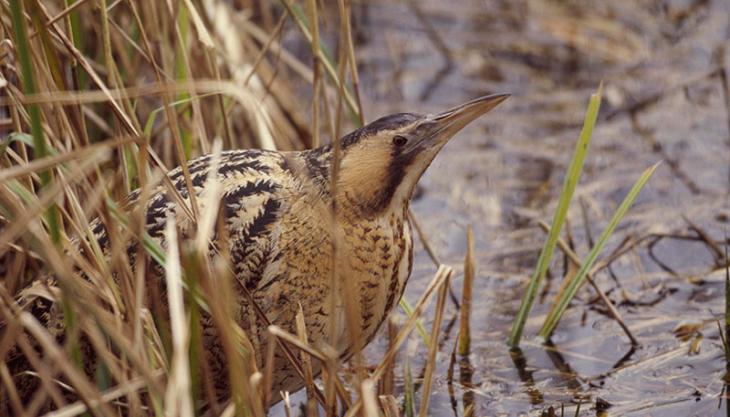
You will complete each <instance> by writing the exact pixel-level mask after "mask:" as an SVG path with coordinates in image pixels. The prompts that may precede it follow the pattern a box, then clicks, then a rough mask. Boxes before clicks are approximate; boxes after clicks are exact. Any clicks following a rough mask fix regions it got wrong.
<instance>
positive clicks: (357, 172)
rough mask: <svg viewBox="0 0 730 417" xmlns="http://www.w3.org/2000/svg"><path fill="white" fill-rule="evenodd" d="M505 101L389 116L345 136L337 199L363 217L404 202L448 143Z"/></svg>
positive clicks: (487, 99) (498, 96)
mask: <svg viewBox="0 0 730 417" xmlns="http://www.w3.org/2000/svg"><path fill="white" fill-rule="evenodd" d="M507 97H509V95H508V94H494V95H489V96H484V97H480V98H478V99H475V100H472V101H469V102H468V103H464V104H462V105H460V106H457V107H454V108H452V109H449V110H447V111H444V112H441V113H438V114H426V115H424V114H414V113H398V114H393V115H389V116H385V117H382V118H380V119H378V120H375V121H374V122H372V123H370V124H368V125H366V126H364V127H362V128H360V129H358V130H355V131H354V132H352V133H350V134H349V135H347V136H345V137H343V138H342V139H341V141H340V145H341V154H340V170H339V174H338V179H339V180H338V185H337V190H338V191H337V194H338V196H340V199H343V200H344V201H343V204H345V205H347V206H350V207H354V208H357V209H359V210H360V211H361V214H363V215H367V216H373V215H377V214H378V213H381V212H383V211H384V210H386V209H388V208H389V207H393V206H392V204H403V203H405V202H407V201H408V200H409V199H410V197H411V194H412V193H413V190H414V188H415V186H416V183H417V182H418V180H419V179H420V178H421V175H422V174H423V172H424V171H425V170H426V168H428V166H429V165H430V164H431V162H432V161H433V159H434V158H435V157H436V154H438V152H439V151H440V150H441V148H443V147H444V145H446V143H447V142H448V141H449V139H451V138H452V137H454V135H456V133H457V132H459V131H460V130H461V129H463V128H464V126H466V125H467V124H469V123H470V122H471V121H473V120H474V119H476V118H478V117H479V116H481V115H483V114H485V113H487V112H488V111H489V110H491V109H493V108H494V107H496V106H497V105H498V104H499V103H501V102H502V101H504V100H505V99H507Z"/></svg>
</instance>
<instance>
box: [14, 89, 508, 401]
mask: <svg viewBox="0 0 730 417" xmlns="http://www.w3.org/2000/svg"><path fill="white" fill-rule="evenodd" d="M506 97H507V95H493V96H486V97H482V98H479V99H476V100H473V101H471V102H469V103H466V104H464V105H462V106H458V107H456V108H454V109H451V110H448V111H446V112H443V113H440V114H436V115H419V114H412V113H399V114H395V115H391V116H386V117H383V118H381V119H378V120H376V121H375V122H373V123H371V124H369V125H367V126H365V127H363V128H361V129H358V130H356V131H354V132H352V133H351V134H349V135H347V136H345V137H344V138H342V139H341V141H340V149H341V155H340V169H339V171H338V173H339V174H338V181H337V184H336V195H335V196H333V195H332V193H331V173H332V172H331V171H332V157H333V148H332V147H331V146H324V147H321V148H318V149H314V150H308V151H303V152H273V151H261V150H234V151H227V152H223V153H222V154H221V158H220V165H219V169H218V173H217V179H218V180H219V181H220V183H221V185H222V190H223V192H222V197H221V201H220V207H221V210H220V213H221V214H222V215H223V222H224V224H225V227H226V232H227V235H228V239H229V240H228V246H229V248H230V253H229V255H230V260H231V263H232V269H233V272H234V274H235V279H236V280H237V281H238V283H239V284H240V285H238V286H237V287H236V294H235V295H234V297H235V299H236V300H237V301H238V303H237V310H236V311H235V318H236V320H237V322H238V324H239V325H240V326H241V327H242V328H243V329H244V330H246V331H247V332H250V333H249V337H250V338H251V339H252V341H253V343H254V345H257V347H258V348H259V349H258V352H259V353H261V352H265V351H266V349H265V345H266V343H267V336H266V332H265V326H263V325H261V323H260V322H259V321H260V320H257V319H256V318H255V317H256V314H255V313H254V311H253V307H252V306H251V305H250V303H249V302H248V298H247V297H246V296H245V294H244V291H248V292H250V294H252V295H253V298H254V299H255V301H256V304H257V305H258V306H259V307H261V309H262V310H263V311H264V312H265V314H266V316H267V319H268V320H269V321H270V322H271V323H274V324H277V325H279V326H281V327H283V328H284V329H285V330H288V331H290V332H295V329H294V323H295V316H296V313H297V311H298V308H299V306H300V305H301V306H302V308H303V311H304V317H305V320H306V327H307V331H308V333H309V334H308V338H309V341H310V343H312V344H313V345H315V346H317V345H318V344H322V343H329V342H330V340H332V339H331V337H332V336H333V334H332V333H333V332H334V340H336V341H337V343H336V349H337V350H338V352H339V353H340V354H341V355H343V356H347V355H348V354H351V353H353V352H354V351H356V350H359V349H361V348H362V347H363V346H364V345H365V344H366V343H367V342H368V341H369V340H370V339H371V338H372V337H373V336H374V334H375V333H376V331H377V329H378V327H379V326H380V324H381V323H382V322H383V320H384V319H385V318H386V317H387V315H388V313H389V312H390V310H391V309H392V308H393V306H394V305H395V304H396V303H397V301H398V300H399V299H400V296H401V294H402V292H403V289H404V286H405V284H406V281H407V279H408V276H409V274H410V271H411V265H412V259H413V256H412V255H413V252H412V244H413V241H412V237H411V229H410V225H409V223H408V218H407V212H408V204H409V199H410V197H411V195H412V193H413V189H414V187H415V185H416V183H417V181H418V180H419V178H420V177H421V175H422V174H423V172H424V171H425V169H426V168H427V167H428V166H429V165H430V163H431V161H432V160H433V158H434V157H435V156H436V154H437V153H438V151H439V150H440V149H441V148H442V147H443V146H444V145H445V144H446V142H447V141H448V139H450V138H451V137H452V136H453V135H454V134H456V132H458V131H459V130H461V129H462V128H463V127H464V126H466V125H467V124H468V123H469V122H471V121H472V120H474V119H475V118H477V117H478V116H480V115H482V114H484V113H486V112H487V111H489V110H490V109H492V108H493V107H495V106H496V105H497V104H499V103H500V102H502V101H503V100H504V99H505V98H506ZM211 161H212V156H211V155H206V156H203V157H200V158H197V159H194V160H192V161H190V162H189V164H188V167H189V171H190V174H191V179H192V183H193V186H194V188H195V192H196V194H197V196H198V197H200V196H201V193H202V191H203V189H204V186H205V184H206V178H207V177H208V174H209V171H210V167H211V166H212V164H211ZM168 177H169V179H170V180H171V181H172V183H173V184H174V186H175V187H176V189H177V190H178V191H179V193H180V195H181V196H182V197H183V199H184V200H185V204H186V205H187V204H189V196H188V189H187V187H186V184H185V179H184V177H183V175H182V172H181V170H180V168H178V169H175V170H173V171H171V172H170V173H169V174H168ZM137 198H139V196H138V192H135V193H133V194H132V195H131V196H130V202H134V200H136V199H137ZM333 199H334V200H335V202H336V206H337V210H336V218H335V222H334V226H333V225H332V224H331V221H330V220H331V219H332V217H331V216H332V211H331V210H332V201H333ZM197 200H198V203H200V202H201V201H205V200H204V199H203V198H198V199H197ZM146 204H147V208H146V226H147V232H148V233H149V235H150V236H152V237H153V238H154V239H156V240H158V241H160V242H161V243H162V244H163V246H164V237H163V232H164V228H165V223H166V220H167V218H168V216H169V215H170V213H173V214H174V217H175V218H176V220H177V228H178V231H179V234H180V235H182V236H193V235H194V232H195V231H194V230H193V229H194V224H193V223H192V221H191V220H190V218H189V216H186V215H184V214H183V212H182V209H181V208H180V206H179V205H178V204H177V202H176V200H175V199H173V198H172V197H171V196H170V195H169V193H168V192H167V191H166V188H164V187H160V188H159V189H157V190H155V191H154V192H153V193H152V195H151V197H150V198H149V200H148V202H147V203H146ZM202 210H203V208H202V207H201V211H202ZM92 228H93V231H94V234H95V236H96V238H97V240H98V241H99V243H100V246H102V247H103V248H104V247H107V246H108V244H109V239H108V237H107V235H106V232H105V230H104V226H103V225H102V223H100V222H99V221H95V222H94V223H92ZM335 235H336V236H339V239H338V241H337V243H338V246H337V249H336V260H335V263H333V261H332V258H333V239H334V238H333V236H335ZM132 252H133V251H130V253H132ZM333 264H336V267H335V270H336V274H337V276H336V279H337V280H338V282H341V283H346V284H347V285H349V286H350V288H351V289H354V291H353V292H352V293H353V294H355V297H356V298H357V299H355V300H345V299H344V297H343V296H342V294H340V295H339V296H337V297H336V298H337V300H338V301H337V307H336V308H337V309H336V311H335V314H337V315H338V316H339V317H340V319H338V322H339V324H340V325H339V326H338V328H337V329H331V328H329V327H330V323H331V320H330V319H329V314H330V307H329V302H328V299H329V298H328V294H330V293H331V291H332V290H331V288H330V275H331V272H332V265H333ZM159 273H161V268H160V267H159V266H158V268H157V274H159ZM153 278H154V277H153ZM149 279H150V277H149V276H148V280H149ZM244 288H245V290H244ZM340 288H343V286H342V285H341V286H340ZM346 303H352V304H351V305H352V306H354V311H355V312H356V317H357V318H358V322H359V323H360V328H361V332H360V333H361V335H362V336H361V337H362V341H361V342H362V343H361V344H360V345H359V346H352V345H351V342H350V340H349V337H348V332H347V330H346V328H345V319H344V309H345V307H344V306H345V304H346ZM41 304H43V303H41ZM41 304H38V305H35V307H34V308H35V309H36V310H38V311H35V312H34V314H36V316H39V315H40V316H44V319H45V321H46V323H47V324H48V325H49V326H50V327H52V328H56V329H57V331H58V332H62V325H61V324H60V323H61V321H60V319H58V318H57V317H56V318H54V317H52V316H53V315H57V310H58V309H57V308H55V309H54V308H53V307H52V306H49V305H46V304H43V305H41ZM203 320H204V332H203V333H204V346H205V348H206V350H207V355H208V359H209V360H208V362H209V364H210V370H211V371H212V373H213V375H214V376H215V377H216V382H217V383H218V386H217V387H216V388H217V389H218V391H220V393H222V394H223V395H228V393H227V390H228V378H227V376H226V373H227V366H226V357H225V354H224V352H223V349H222V348H221V344H220V340H219V338H218V335H217V330H216V328H215V326H213V324H212V322H211V321H210V320H206V319H205V318H204V319H203ZM259 356H260V355H259ZM257 359H258V360H259V363H261V358H260V357H259V358H257ZM315 362H316V361H315ZM314 365H315V373H318V372H319V369H318V364H316V363H315V364H314ZM21 368H22V367H21V366H20V365H18V366H13V367H12V370H13V371H14V372H19V371H21V370H22V369H21ZM302 384H303V382H302V380H301V379H300V378H299V377H298V375H297V374H296V373H295V372H294V370H293V369H292V368H291V366H290V365H289V364H288V362H287V360H286V359H285V358H284V356H283V355H281V353H280V352H278V353H277V357H276V361H275V370H274V383H273V392H278V391H280V390H288V391H295V390H297V389H299V388H301V387H302ZM31 385H32V384H31ZM21 394H23V393H21ZM25 394H27V393H25ZM277 397H278V396H273V398H275V399H276V398H277Z"/></svg>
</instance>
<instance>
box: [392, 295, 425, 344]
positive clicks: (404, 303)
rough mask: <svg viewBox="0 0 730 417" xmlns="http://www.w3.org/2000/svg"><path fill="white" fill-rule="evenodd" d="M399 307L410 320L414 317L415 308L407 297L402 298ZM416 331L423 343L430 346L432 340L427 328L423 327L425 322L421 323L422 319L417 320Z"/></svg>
mask: <svg viewBox="0 0 730 417" xmlns="http://www.w3.org/2000/svg"><path fill="white" fill-rule="evenodd" d="M398 305H400V308H401V310H403V312H404V313H406V316H407V317H408V318H410V317H411V316H413V306H411V303H409V302H408V300H406V298H405V297H401V299H400V302H399V303H398ZM416 330H418V334H420V335H421V338H422V339H423V343H425V344H426V346H428V345H429V343H430V340H431V339H430V338H429V336H428V332H427V331H426V327H425V326H424V325H423V321H421V319H420V318H419V319H418V320H416Z"/></svg>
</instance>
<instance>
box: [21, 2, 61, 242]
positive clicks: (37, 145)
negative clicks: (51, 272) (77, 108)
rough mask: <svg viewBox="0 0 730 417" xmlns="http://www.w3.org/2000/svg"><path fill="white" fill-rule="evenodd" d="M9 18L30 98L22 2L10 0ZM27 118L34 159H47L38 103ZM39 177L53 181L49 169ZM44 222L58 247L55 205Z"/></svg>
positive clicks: (30, 75) (29, 63) (32, 76)
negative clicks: (28, 119) (31, 137)
mask: <svg viewBox="0 0 730 417" xmlns="http://www.w3.org/2000/svg"><path fill="white" fill-rule="evenodd" d="M10 15H11V16H10V18H11V20H12V23H13V32H14V35H15V49H16V51H17V53H18V60H19V61H20V72H21V74H22V76H23V90H24V91H23V92H24V94H25V95H33V94H36V93H37V92H38V89H37V88H36V82H35V74H34V73H33V63H32V61H31V58H30V43H29V42H28V28H27V27H26V24H25V17H24V16H23V2H22V1H21V0H10ZM28 116H29V118H30V131H31V136H33V150H34V158H36V159H38V158H43V157H45V156H48V146H47V143H46V138H45V135H44V134H43V125H42V124H41V110H40V107H39V106H38V104H29V105H28ZM38 175H39V176H40V178H41V185H42V186H43V187H47V186H49V185H50V184H51V183H52V182H53V175H52V174H51V171H50V170H45V171H42V172H39V173H38ZM46 221H47V223H48V233H49V235H50V236H51V240H52V241H53V242H54V243H55V244H59V243H60V241H61V221H60V216H59V212H58V208H57V207H56V205H55V204H53V205H50V206H49V207H48V210H47V212H46Z"/></svg>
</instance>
